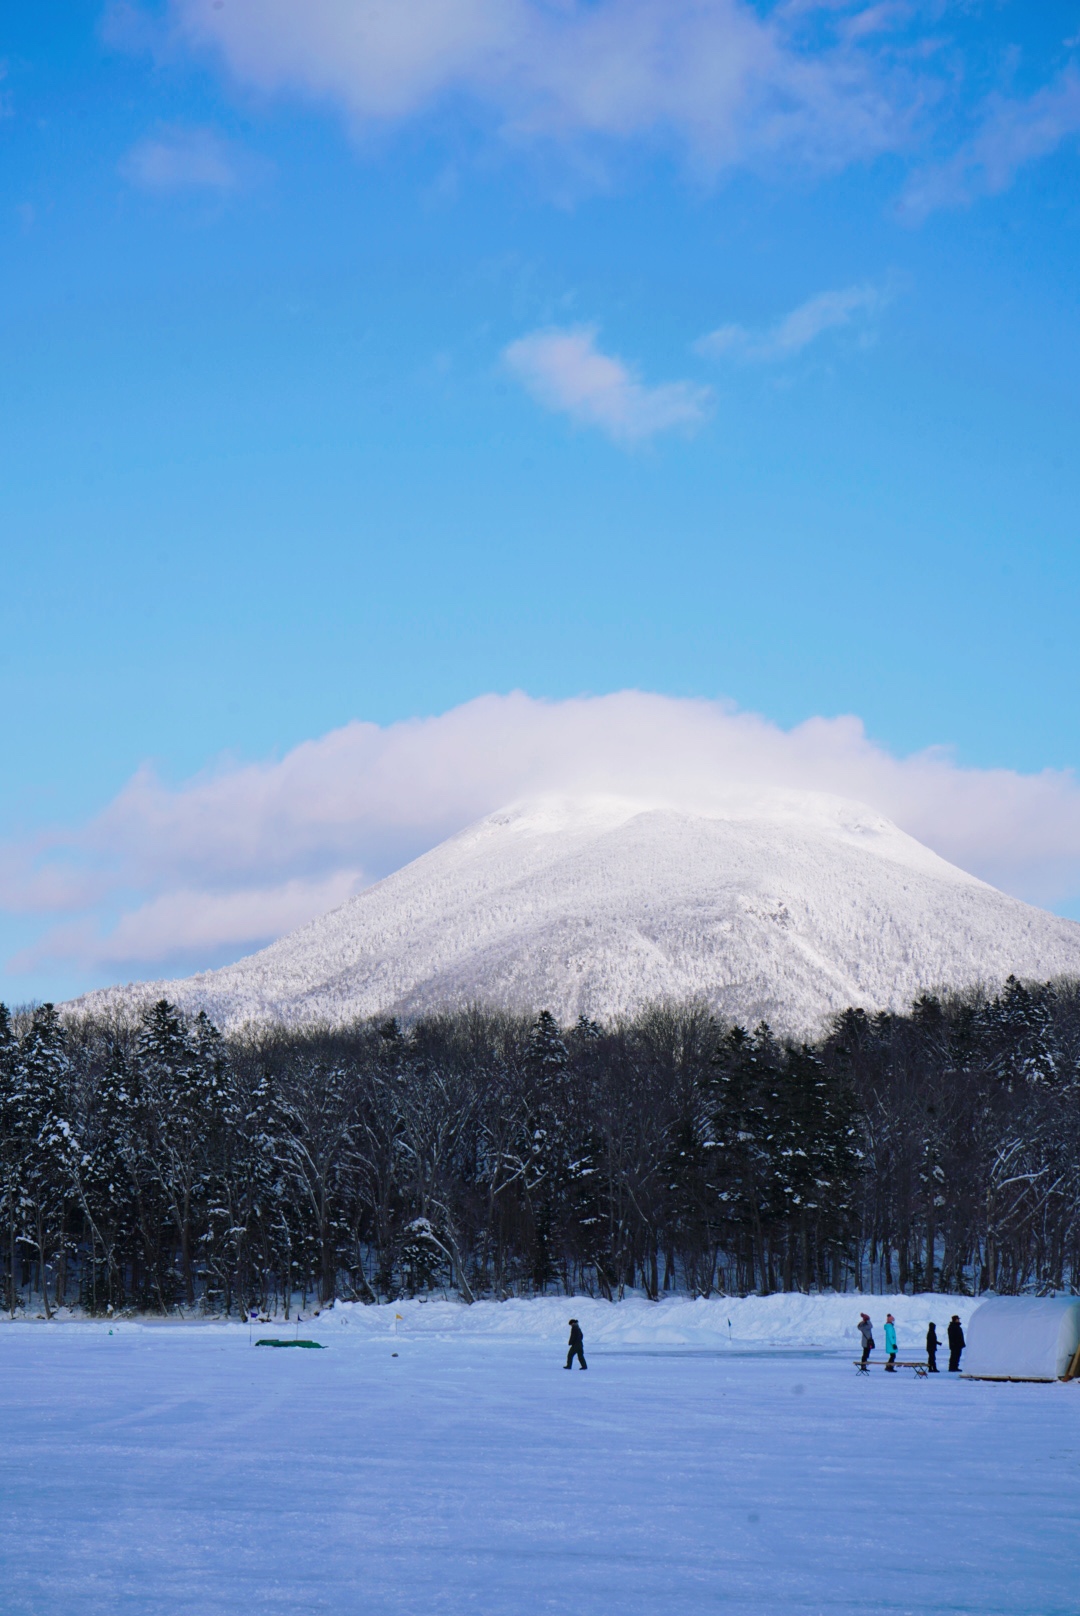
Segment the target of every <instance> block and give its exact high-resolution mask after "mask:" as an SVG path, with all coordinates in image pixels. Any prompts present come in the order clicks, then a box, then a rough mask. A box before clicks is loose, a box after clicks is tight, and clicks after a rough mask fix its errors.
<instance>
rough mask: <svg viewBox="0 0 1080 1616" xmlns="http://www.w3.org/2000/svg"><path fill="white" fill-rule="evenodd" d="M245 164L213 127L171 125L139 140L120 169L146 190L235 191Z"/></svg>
mask: <svg viewBox="0 0 1080 1616" xmlns="http://www.w3.org/2000/svg"><path fill="white" fill-rule="evenodd" d="M243 166H244V165H243V163H242V160H241V158H240V156H239V154H238V153H237V152H236V151H235V149H234V148H233V147H232V146H231V145H230V144H229V143H228V142H227V141H225V140H222V139H221V137H220V136H219V135H216V134H215V133H214V131H213V130H212V129H198V128H196V129H192V128H184V127H180V126H170V127H165V128H162V129H159V130H157V131H155V133H153V134H150V135H144V136H143V138H142V139H141V140H137V141H136V142H135V144H134V146H132V148H131V150H130V151H129V152H127V154H126V155H125V157H124V158H123V160H122V161H121V164H120V172H121V174H122V175H123V176H124V178H125V179H126V180H127V181H128V183H129V184H131V185H134V186H137V187H138V188H139V189H140V190H143V191H184V190H210V191H231V190H233V189H234V188H235V187H236V186H237V185H238V184H239V183H240V179H241V170H242V167H243Z"/></svg>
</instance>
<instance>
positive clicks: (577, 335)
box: [503, 326, 711, 443]
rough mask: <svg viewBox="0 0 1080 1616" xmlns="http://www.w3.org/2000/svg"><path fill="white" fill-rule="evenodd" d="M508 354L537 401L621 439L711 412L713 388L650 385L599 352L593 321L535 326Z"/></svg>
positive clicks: (691, 422)
mask: <svg viewBox="0 0 1080 1616" xmlns="http://www.w3.org/2000/svg"><path fill="white" fill-rule="evenodd" d="M503 358H504V361H505V363H506V364H507V365H508V367H509V368H510V370H511V371H513V373H514V375H516V376H517V378H518V379H519V381H521V382H522V383H523V385H524V386H525V387H526V388H527V389H528V391H529V392H530V393H531V394H532V396H533V397H534V398H535V399H536V400H537V402H538V403H540V404H543V405H544V406H545V407H546V408H547V409H549V410H555V411H557V412H559V413H560V414H563V415H568V416H569V417H570V419H571V420H572V421H576V422H577V423H578V424H579V425H582V426H594V427H598V428H599V429H600V430H601V431H602V432H605V433H606V434H607V435H608V437H609V438H612V439H614V440H615V442H617V443H640V442H641V441H642V440H643V439H646V438H651V437H655V436H656V435H657V433H659V432H669V431H671V430H672V428H674V427H682V428H684V429H686V428H690V429H692V428H694V427H696V426H700V424H701V422H702V421H704V420H705V418H706V416H707V414H708V409H709V403H710V399H711V394H710V392H709V390H708V388H705V387H699V386H696V385H695V384H694V383H693V382H686V381H678V382H661V383H660V384H659V385H658V386H654V387H650V386H647V385H646V384H645V383H644V382H642V381H639V380H638V378H637V377H636V376H635V375H634V373H633V371H632V370H631V369H630V368H629V366H628V365H626V364H625V363H624V361H623V360H621V359H619V358H616V357H615V356H614V355H612V354H605V353H602V352H601V351H600V349H599V348H598V347H597V346H596V331H595V329H594V328H593V327H591V326H578V327H573V328H570V329H553V330H546V331H534V332H532V333H530V335H528V336H525V337H519V338H518V340H517V341H516V342H512V343H510V345H509V347H508V348H506V349H505V350H504V352H503Z"/></svg>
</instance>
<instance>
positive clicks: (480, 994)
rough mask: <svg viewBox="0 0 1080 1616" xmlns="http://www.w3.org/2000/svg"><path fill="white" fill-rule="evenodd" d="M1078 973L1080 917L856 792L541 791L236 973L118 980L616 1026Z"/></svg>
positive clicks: (224, 996)
mask: <svg viewBox="0 0 1080 1616" xmlns="http://www.w3.org/2000/svg"><path fill="white" fill-rule="evenodd" d="M1009 974H1015V975H1017V976H1022V977H1024V976H1027V977H1051V976H1056V975H1065V974H1080V925H1076V924H1075V923H1073V922H1071V921H1067V920H1062V919H1059V918H1058V917H1057V916H1054V915H1049V914H1046V913H1045V912H1044V911H1042V910H1039V909H1034V908H1031V907H1030V906H1029V905H1026V904H1023V903H1020V902H1019V901H1018V900H1017V899H1015V898H1009V897H1007V896H1005V894H1004V893H1001V892H997V891H996V890H995V889H994V888H992V887H989V886H987V885H986V884H985V883H984V882H982V881H979V880H978V879H977V878H976V877H975V876H972V875H969V874H967V872H965V871H963V870H960V869H958V868H957V867H956V866H955V865H952V864H949V863H948V862H947V861H946V860H945V859H942V858H940V857H939V856H938V855H937V854H936V853H934V852H932V851H931V850H930V849H929V848H927V847H925V846H923V844H922V843H920V842H918V841H916V840H915V839H914V838H913V837H911V836H908V835H907V834H906V833H905V832H904V831H901V830H900V829H899V828H898V827H897V826H896V825H894V824H893V823H892V822H891V821H890V820H888V819H886V818H885V817H884V816H882V815H881V814H880V813H878V812H877V811H876V810H874V809H872V808H869V807H867V806H866V805H865V804H862V803H858V802H853V801H849V800H848V799H845V798H841V797H834V796H829V795H827V794H825V793H818V792H805V791H791V790H784V789H754V790H749V789H743V788H735V787H733V788H731V789H730V790H728V791H721V792H714V793H712V794H711V795H710V796H709V797H708V798H707V799H704V800H702V801H699V802H687V801H686V800H681V801H665V800H664V799H663V797H662V796H658V797H656V798H652V799H650V800H642V799H630V798H626V797H622V796H617V795H613V794H605V793H603V792H599V791H598V792H595V793H589V794H544V795H536V796H531V797H528V798H525V799H522V800H521V801H518V802H516V803H513V804H510V805H509V806H507V807H506V808H503V809H499V810H498V811H497V812H495V813H492V814H489V815H488V816H487V817H486V818H484V819H481V820H479V821H477V822H476V823H475V824H473V825H470V826H468V827H467V828H466V829H464V830H462V831H460V832H459V833H458V834H457V835H455V836H452V837H450V838H449V840H447V841H445V842H443V843H441V844H440V845H439V846H438V847H435V848H433V849H432V850H431V851H430V852H428V853H425V854H423V855H422V857H420V858H418V859H416V860H414V861H413V863H411V864H409V865H406V866H405V867H404V868H403V869H401V870H398V871H396V872H395V873H394V874H393V875H390V876H387V877H386V879H385V880H383V881H380V882H378V883H377V884H376V885H374V886H372V887H369V888H368V889H367V890H365V891H364V892H361V893H359V894H358V895H357V896H356V897H354V898H352V899H350V900H349V902H347V903H346V904H344V905H342V907H341V908H339V909H336V910H334V911H333V912H332V913H330V914H328V915H324V916H323V917H322V918H321V919H319V920H315V921H312V922H311V923H310V924H309V925H307V926H305V927H303V928H302V929H301V930H299V931H297V932H294V933H292V934H290V935H289V936H287V937H284V938H282V939H281V940H280V941H278V942H276V943H273V944H272V945H271V946H270V947H269V948H265V949H263V950H261V951H260V952H259V953H257V954H253V955H251V956H249V957H248V958H247V959H243V960H240V961H238V962H237V963H236V964H235V965H229V966H225V967H224V968H223V969H221V970H218V971H210V972H205V973H203V974H201V975H199V976H195V977H190V978H188V979H186V980H184V981H180V982H155V983H145V984H141V985H137V986H133V987H130V988H127V989H110V990H107V991H106V992H104V993H101V994H91V995H89V996H87V998H86V999H84V1000H82V1001H79V1002H80V1003H81V1004H82V1005H84V1006H88V1007H89V1006H91V1005H97V1006H101V1005H103V1004H106V1003H108V1004H117V1003H127V1004H131V1003H133V1002H140V1001H145V1000H146V999H149V998H151V997H159V996H161V995H162V994H164V995H165V996H167V997H169V998H171V999H174V1000H176V1001H177V1002H179V1003H180V1004H181V1005H183V1006H184V1007H185V1008H189V1009H195V1008H204V1009H206V1010H207V1012H208V1013H209V1014H210V1015H211V1016H212V1017H213V1018H214V1019H216V1020H217V1021H219V1022H220V1023H221V1024H223V1025H233V1026H235V1025H238V1024H241V1023H243V1022H246V1021H268V1020H281V1021H285V1022H290V1023H302V1022H311V1021H328V1022H331V1023H335V1022H336V1023H340V1022H342V1021H347V1020H351V1019H353V1018H355V1017H359V1016H367V1015H376V1014H382V1013H391V1012H393V1013H397V1014H399V1015H405V1016H409V1015H413V1014H417V1013H421V1012H423V1011H425V1010H431V1009H436V1008H445V1007H448V1006H449V1007H452V1006H461V1005H465V1004H469V1003H487V1004H492V1005H498V1006H502V1007H505V1008H510V1009H515V1010H522V1011H535V1010H538V1009H540V1008H543V1007H547V1008H548V1009H550V1010H552V1011H553V1012H554V1013H555V1014H556V1015H557V1016H558V1017H559V1018H560V1019H561V1020H562V1021H564V1022H568V1021H571V1020H573V1019H574V1018H575V1017H576V1016H577V1015H579V1014H586V1015H589V1016H591V1017H594V1018H596V1019H600V1020H603V1019H610V1018H612V1017H617V1016H621V1015H628V1014H632V1013H634V1012H635V1011H637V1010H639V1009H641V1008H642V1007H643V1006H644V1005H646V1004H648V1003H650V1002H654V1001H657V1000H669V1001H670V1000H687V999H698V1000H702V1001H704V1002H706V1003H708V1004H710V1005H712V1006H713V1007H714V1008H715V1009H716V1010H717V1012H718V1013H720V1014H722V1015H724V1016H728V1017H731V1018H732V1019H737V1020H740V1021H743V1022H755V1021H757V1020H760V1019H763V1018H764V1019H766V1020H768V1021H770V1022H771V1023H772V1024H773V1026H775V1027H776V1028H777V1029H778V1030H780V1031H782V1032H788V1033H793V1034H807V1033H812V1032H815V1031H817V1030H819V1029H820V1027H821V1025H822V1023H823V1022H824V1020H825V1019H826V1018H827V1017H828V1016H829V1015H830V1014H832V1013H835V1012H836V1011H838V1010H841V1009H844V1008H846V1007H847V1006H848V1005H862V1006H863V1007H864V1008H866V1009H867V1010H871V1011H874V1010H879V1009H903V1008H905V1007H906V1006H907V1005H908V1004H909V1003H910V1001H911V999H912V998H914V997H915V996H917V995H918V994H919V993H921V992H925V991H929V990H934V989H948V988H957V989H958V988H964V987H969V986H972V985H975V984H977V983H982V984H985V985H988V986H991V985H993V984H995V983H997V982H1000V981H1003V980H1004V978H1005V977H1006V976H1008V975H1009Z"/></svg>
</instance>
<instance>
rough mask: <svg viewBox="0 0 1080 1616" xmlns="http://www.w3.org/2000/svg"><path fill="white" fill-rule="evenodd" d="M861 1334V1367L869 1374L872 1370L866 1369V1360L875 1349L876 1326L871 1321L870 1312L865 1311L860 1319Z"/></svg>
mask: <svg viewBox="0 0 1080 1616" xmlns="http://www.w3.org/2000/svg"><path fill="white" fill-rule="evenodd" d="M859 1334H860V1335H861V1336H862V1363H861V1364H860V1365H859V1368H860V1369H863V1370H866V1373H867V1374H869V1372H870V1371H869V1370H867V1369H866V1360H867V1359H868V1358H869V1356H870V1354H871V1353H872V1352H873V1350H874V1326H873V1325H872V1324H871V1323H870V1315H869V1313H864V1314H863V1316H862V1318H861V1319H860V1320H859Z"/></svg>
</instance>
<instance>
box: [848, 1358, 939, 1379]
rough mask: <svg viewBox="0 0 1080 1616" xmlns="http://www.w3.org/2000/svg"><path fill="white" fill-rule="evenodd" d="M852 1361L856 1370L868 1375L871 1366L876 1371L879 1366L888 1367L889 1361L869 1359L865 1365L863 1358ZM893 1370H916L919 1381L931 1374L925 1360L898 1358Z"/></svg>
mask: <svg viewBox="0 0 1080 1616" xmlns="http://www.w3.org/2000/svg"><path fill="white" fill-rule="evenodd" d="M851 1361H852V1363H853V1364H854V1365H855V1367H856V1369H859V1370H861V1371H862V1372H863V1374H866V1375H868V1374H869V1373H870V1365H871V1364H873V1366H874V1368H875V1369H876V1368H877V1367H878V1365H879V1364H880V1366H881V1368H882V1369H884V1368H886V1367H887V1361H886V1360H885V1359H884V1358H867V1360H866V1362H865V1363H863V1361H862V1359H861V1358H852V1360H851ZM893 1368H894V1369H914V1371H915V1374H916V1376H917V1378H918V1379H919V1380H923V1379H925V1377H926V1376H927V1375H928V1374H929V1373H930V1365H929V1364H928V1363H927V1361H926V1359H925V1358H897V1360H896V1362H895V1363H894V1364H893Z"/></svg>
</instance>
